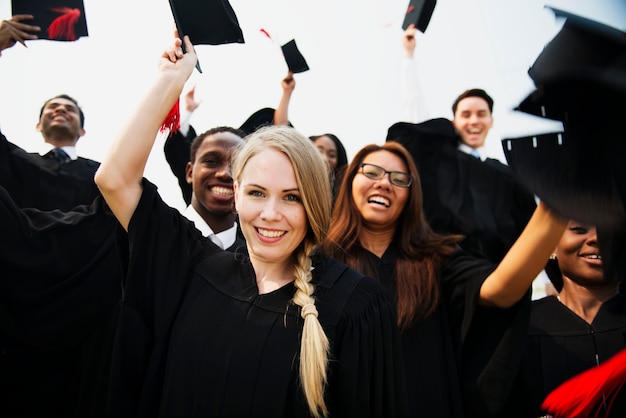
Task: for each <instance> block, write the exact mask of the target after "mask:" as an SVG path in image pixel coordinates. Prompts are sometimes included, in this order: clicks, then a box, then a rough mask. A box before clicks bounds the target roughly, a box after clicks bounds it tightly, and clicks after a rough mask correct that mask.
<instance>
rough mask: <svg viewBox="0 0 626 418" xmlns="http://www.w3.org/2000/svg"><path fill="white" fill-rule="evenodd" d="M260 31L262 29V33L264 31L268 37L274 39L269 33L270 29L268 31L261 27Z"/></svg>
mask: <svg viewBox="0 0 626 418" xmlns="http://www.w3.org/2000/svg"><path fill="white" fill-rule="evenodd" d="M260 31H261V33H262V34H263V35H265V36H267V37H268V38H270V39H272V37H271V36H270V34H269V32H268V31H266V30H265V29H263V28H261V29H260Z"/></svg>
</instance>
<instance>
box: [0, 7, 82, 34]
mask: <svg viewBox="0 0 626 418" xmlns="http://www.w3.org/2000/svg"><path fill="white" fill-rule="evenodd" d="M11 14H12V15H17V14H29V15H33V20H32V21H28V22H27V23H28V24H29V25H33V26H39V27H40V28H41V32H39V33H38V34H37V36H38V37H39V39H47V40H52V41H75V40H77V39H78V38H80V37H81V36H87V35H88V33H87V20H86V18H85V6H84V5H83V1H82V0H11Z"/></svg>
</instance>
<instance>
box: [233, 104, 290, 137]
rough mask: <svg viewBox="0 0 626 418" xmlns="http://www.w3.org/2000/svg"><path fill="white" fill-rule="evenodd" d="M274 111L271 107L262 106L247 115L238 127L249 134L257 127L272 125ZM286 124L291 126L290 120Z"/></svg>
mask: <svg viewBox="0 0 626 418" xmlns="http://www.w3.org/2000/svg"><path fill="white" fill-rule="evenodd" d="M274 111H275V109H274V108H273V107H264V108H262V109H259V110H257V111H256V112H254V113H253V114H251V115H250V116H248V119H246V121H245V122H244V123H242V124H241V126H240V127H239V129H241V130H242V131H244V132H245V133H246V135H250V134H251V133H253V132H254V131H256V130H257V129H259V128H262V127H264V126H269V125H273V124H274ZM288 124H289V126H291V127H292V128H293V125H292V124H291V122H288Z"/></svg>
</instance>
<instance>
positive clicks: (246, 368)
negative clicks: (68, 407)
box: [96, 38, 406, 417]
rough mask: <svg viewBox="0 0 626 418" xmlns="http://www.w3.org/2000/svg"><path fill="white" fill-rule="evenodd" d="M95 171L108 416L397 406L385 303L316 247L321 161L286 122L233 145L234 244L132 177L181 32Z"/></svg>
mask: <svg viewBox="0 0 626 418" xmlns="http://www.w3.org/2000/svg"><path fill="white" fill-rule="evenodd" d="M185 42H186V44H185V46H186V51H190V52H187V53H184V54H183V52H182V49H181V41H180V39H176V40H175V43H174V47H172V48H170V49H168V50H167V51H166V52H165V53H164V54H163V55H162V57H161V60H160V64H159V75H158V77H157V79H156V81H155V83H154V84H153V86H152V88H151V89H150V91H149V92H148V94H147V95H146V96H145V98H144V100H143V101H142V102H141V106H140V107H139V108H138V109H137V111H136V113H135V116H134V117H132V118H131V119H130V120H129V123H128V125H127V127H126V128H125V129H123V130H122V133H121V134H120V135H119V137H118V138H117V140H116V141H115V143H114V145H113V146H112V148H111V150H110V153H109V155H108V156H107V158H106V159H105V161H104V162H103V163H102V166H101V168H100V169H99V171H98V173H97V175H96V183H97V184H98V186H99V187H100V189H101V191H102V194H103V196H104V197H105V199H106V201H107V203H108V205H109V206H110V208H111V210H112V211H113V213H114V214H115V216H116V217H117V219H118V220H119V222H120V223H121V225H122V226H123V227H124V228H126V230H127V231H128V234H129V240H130V247H131V255H130V265H131V267H130V270H129V275H128V281H127V285H126V289H125V295H124V302H123V306H122V313H121V318H120V324H119V327H118V333H117V336H116V349H115V352H114V354H113V366H112V367H113V368H112V382H111V394H110V399H111V401H110V411H109V412H110V414H111V416H115V417H131V416H132V417H155V416H165V417H173V416H176V417H190V416H194V417H195V416H202V417H213V416H214V417H226V416H228V417H247V416H255V417H300V416H302V417H309V416H315V417H321V416H340V417H349V416H355V417H356V416H358V417H368V416H371V417H374V416H377V417H390V416H394V417H396V416H405V415H406V395H405V392H404V391H403V389H402V388H403V385H402V384H399V382H402V381H403V380H402V379H404V376H403V375H402V364H401V355H400V354H399V353H400V350H399V347H400V344H399V337H398V333H397V329H396V328H395V322H394V321H395V320H394V313H393V309H392V308H391V307H390V303H389V301H388V299H387V297H386V293H385V290H384V288H382V287H381V285H379V284H378V283H377V282H376V281H374V280H372V279H369V278H365V277H363V276H361V275H360V274H358V273H356V272H355V271H354V270H351V269H349V268H348V267H347V266H345V265H343V264H340V263H338V262H337V261H334V260H331V259H327V258H322V257H321V256H316V255H315V251H316V247H317V246H318V244H319V243H320V242H321V240H322V239H323V237H324V236H325V234H326V230H327V228H328V223H329V220H330V210H331V191H330V185H329V184H328V181H327V179H328V173H327V171H326V170H327V169H326V165H325V163H324V161H323V159H322V157H321V155H320V153H319V152H318V151H317V150H316V149H315V147H314V146H313V145H312V143H311V142H310V140H309V139H307V138H306V137H304V136H302V135H301V134H299V133H298V132H297V131H295V130H294V129H293V128H289V127H271V128H268V129H262V130H260V131H258V132H256V133H254V134H252V135H251V136H249V137H247V138H246V140H245V141H244V143H243V144H242V145H241V146H240V147H239V148H238V149H237V150H236V151H235V154H234V160H233V164H232V177H233V179H234V192H235V207H236V209H237V211H238V214H239V223H240V225H241V229H242V232H243V234H244V236H245V239H246V247H247V248H246V249H245V250H243V251H239V252H235V253H230V252H225V251H222V250H221V249H219V248H218V247H217V246H215V245H214V244H213V243H212V242H210V241H209V240H206V239H203V238H202V237H201V236H200V235H199V233H198V232H197V231H196V229H195V228H194V227H193V225H192V224H191V223H189V222H188V221H187V220H185V218H183V217H182V216H181V215H180V214H179V213H178V212H177V211H176V210H174V209H172V208H170V207H168V206H167V205H166V204H165V203H164V202H163V201H162V200H161V199H160V197H159V195H158V193H157V191H156V187H155V186H154V185H152V184H150V183H149V182H148V181H147V180H145V179H143V177H142V176H143V169H144V166H145V164H146V160H147V158H148V154H149V153H150V150H151V148H152V145H153V142H154V138H155V135H156V133H157V131H158V129H159V127H160V125H161V122H162V121H163V120H164V118H165V117H166V115H167V114H168V111H169V110H170V108H171V107H172V105H173V104H174V103H175V101H176V99H177V98H178V97H179V95H180V94H181V91H182V89H183V86H184V83H185V82H186V80H187V78H188V77H189V75H190V74H191V72H192V71H193V68H194V65H195V62H196V59H197V58H196V56H195V53H194V52H193V47H192V44H191V43H190V41H189V39H188V38H185Z"/></svg>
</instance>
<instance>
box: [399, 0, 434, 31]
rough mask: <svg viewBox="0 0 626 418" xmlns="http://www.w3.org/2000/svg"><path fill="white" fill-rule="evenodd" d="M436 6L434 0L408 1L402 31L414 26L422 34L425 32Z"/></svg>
mask: <svg viewBox="0 0 626 418" xmlns="http://www.w3.org/2000/svg"><path fill="white" fill-rule="evenodd" d="M436 5H437V1H436V0H410V1H409V6H408V7H407V10H406V14H405V15H404V20H403V21H402V30H406V29H407V28H408V27H409V25H411V24H414V25H415V28H416V29H417V30H419V31H420V32H422V33H424V32H426V28H427V27H428V24H429V23H430V18H431V17H432V15H433V12H434V11H435V6H436Z"/></svg>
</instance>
